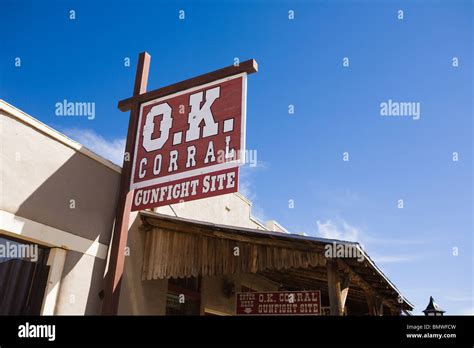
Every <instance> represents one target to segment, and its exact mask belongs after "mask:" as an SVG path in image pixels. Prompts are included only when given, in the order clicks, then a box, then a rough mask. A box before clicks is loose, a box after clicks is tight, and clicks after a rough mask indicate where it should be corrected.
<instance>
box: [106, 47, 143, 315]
mask: <svg viewBox="0 0 474 348" xmlns="http://www.w3.org/2000/svg"><path fill="white" fill-rule="evenodd" d="M150 59H151V58H150V55H149V54H148V53H146V52H142V53H140V55H139V57H138V65H137V71H136V75H135V86H134V90H133V93H134V95H133V97H132V98H136V97H138V96H139V95H141V94H140V93H144V92H145V91H146V85H147V81H148V71H149V68H150ZM127 110H130V111H131V112H130V119H129V122H128V133H127V134H128V135H127V141H126V144H125V153H128V154H131V153H133V150H134V148H135V141H136V139H135V138H136V133H137V126H138V113H139V109H138V104H132V103H131V104H130V105H129V107H128V108H127ZM131 172H132V163H131V161H127V160H125V158H124V161H123V165H122V172H121V174H120V187H119V198H118V202H117V209H116V214H115V226H114V232H113V236H112V243H111V246H110V253H109V264H108V270H107V274H106V276H105V284H104V300H103V303H102V315H117V311H118V304H119V298H120V287H121V283H122V275H123V269H124V266H125V247H126V246H127V238H128V225H129V217H130V211H131V208H132V199H133V191H130V177H131Z"/></svg>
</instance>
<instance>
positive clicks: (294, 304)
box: [235, 290, 321, 315]
mask: <svg viewBox="0 0 474 348" xmlns="http://www.w3.org/2000/svg"><path fill="white" fill-rule="evenodd" d="M235 296H236V299H235V303H236V310H235V313H236V314H237V315H320V314H321V292H320V291H319V290H315V291H274V292H239V293H237V294H236V295H235Z"/></svg>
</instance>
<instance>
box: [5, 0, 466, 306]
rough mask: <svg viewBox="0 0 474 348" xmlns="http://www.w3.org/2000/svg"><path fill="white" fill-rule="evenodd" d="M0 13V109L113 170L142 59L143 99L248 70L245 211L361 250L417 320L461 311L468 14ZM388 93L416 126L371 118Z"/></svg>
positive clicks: (168, 9)
mask: <svg viewBox="0 0 474 348" xmlns="http://www.w3.org/2000/svg"><path fill="white" fill-rule="evenodd" d="M0 2H1V7H2V11H1V12H0V26H1V31H0V32H1V33H2V34H1V35H2V38H1V43H0V45H1V46H0V50H1V52H2V54H1V55H0V61H1V70H0V74H1V75H0V98H2V99H4V100H6V101H7V102H9V103H11V104H13V105H15V106H16V107H18V108H20V109H22V110H24V111H25V112H27V113H29V114H31V115H33V116H34V117H37V118H38V119H39V120H41V121H42V122H44V123H46V124H48V125H50V126H52V127H53V128H56V129H58V130H60V131H63V132H65V133H66V134H68V135H69V136H71V137H72V138H74V139H76V140H78V141H80V142H82V143H84V144H85V145H86V146H89V147H92V148H93V149H94V150H96V151H98V152H99V153H101V154H103V155H104V156H107V157H109V158H111V159H117V158H120V157H121V151H123V150H122V148H123V144H124V138H125V136H126V130H127V122H128V114H126V113H121V112H120V111H119V110H118V109H117V107H116V105H117V101H118V100H120V99H124V98H126V97H129V96H130V95H131V92H132V88H133V80H134V74H135V64H136V59H137V55H138V53H139V52H141V51H144V50H146V51H148V52H149V53H150V54H151V56H152V63H151V71H150V77H149V82H148V89H149V90H151V89H155V88H158V87H161V86H165V85H168V84H171V83H174V82H177V81H180V80H183V79H186V78H189V77H192V76H195V75H197V74H202V73H205V72H207V71H212V70H215V69H217V68H220V67H224V66H228V65H231V64H233V62H234V58H235V57H238V58H239V59H240V60H241V61H243V60H246V59H249V58H254V59H256V60H257V62H258V63H259V72H258V73H257V74H254V75H251V76H250V77H249V81H248V101H247V103H248V106H247V148H248V149H252V150H253V149H256V150H257V151H258V160H259V165H258V166H257V167H256V168H244V169H243V173H242V180H241V183H240V186H241V191H242V192H243V193H244V194H246V195H247V196H249V198H251V199H252V200H253V201H254V213H255V214H256V215H257V216H258V217H260V218H261V219H270V218H272V219H276V220H277V221H279V222H280V223H281V224H282V225H284V226H285V227H286V228H287V229H288V230H290V231H291V232H306V233H307V234H309V235H316V236H328V237H339V238H343V239H344V238H346V239H351V240H357V241H360V242H361V243H363V245H364V247H365V249H366V250H367V251H368V253H369V255H371V256H372V257H373V259H374V260H375V261H376V263H377V264H378V265H379V266H380V267H381V268H382V270H383V271H384V272H385V273H386V275H388V276H389V278H390V279H391V280H392V281H393V282H394V283H395V284H396V285H397V286H398V288H399V289H400V290H401V291H402V292H403V294H405V295H406V296H407V297H408V299H409V300H411V301H412V302H413V303H414V304H415V306H416V309H415V311H414V313H416V314H420V311H421V310H422V309H424V307H425V306H426V305H427V303H428V300H429V296H430V295H432V296H434V297H435V299H436V300H437V302H438V303H439V304H440V306H441V307H443V308H444V309H445V310H446V311H447V313H448V314H467V313H470V314H472V313H474V312H473V311H474V309H473V266H472V264H473V257H472V252H473V231H474V228H473V219H472V216H473V190H472V174H473V163H472V157H473V153H472V150H473V143H472V136H473V134H472V132H473V109H472V98H473V84H472V81H473V79H472V78H473V70H472V59H473V56H472V54H473V51H472V48H473V27H472V18H473V11H472V2H469V1H292V2H286V1H252V2H251V1H239V2H237V1H219V2H218V1H199V2H191V1H176V2H173V1H166V2H164V1H163V2H160V1H114V2H112V1H102V2H98V1H85V0H81V1H46V2H43V3H41V4H39V3H38V2H35V1H10V0H0ZM70 10H74V11H75V16H76V18H75V19H74V20H71V19H70V18H69V15H70V13H69V11H70ZM180 10H184V11H185V19H184V20H180V19H179V18H178V15H179V11H180ZM289 10H293V11H294V14H295V18H294V19H293V20H290V19H289V18H288V11H289ZM398 10H403V17H404V18H403V19H402V20H400V19H398V18H397V16H398ZM127 57H129V58H130V59H131V66H130V67H126V66H124V59H125V58H127ZM344 57H348V58H349V66H348V67H344V66H343V64H342V63H343V58H344ZM453 57H457V58H458V61H459V66H457V67H453V64H452V62H453V61H452V59H453ZM16 58H20V59H21V66H19V67H17V66H15V62H16V61H15V59H16ZM64 99H67V100H69V101H81V102H87V101H88V102H94V103H96V117H95V119H93V120H88V119H87V118H86V117H82V118H81V117H74V118H64V117H58V116H56V115H55V104H56V103H57V102H61V101H63V100H64ZM389 99H391V100H393V101H400V102H414V103H419V105H420V110H421V116H420V119H419V120H413V119H412V118H410V117H382V116H381V115H380V103H382V102H387V101H388V100H389ZM290 104H291V105H294V110H295V112H294V114H289V113H288V106H289V105H290ZM344 152H348V153H349V161H343V153H344ZM453 152H458V154H459V161H457V162H454V161H453V160H452V154H453ZM399 199H403V201H404V208H403V209H399V208H398V207H397V203H398V200H399ZM289 200H294V204H295V206H294V208H289V204H288V201H289ZM453 248H458V255H457V256H455V255H453Z"/></svg>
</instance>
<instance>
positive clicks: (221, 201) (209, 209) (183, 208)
mask: <svg viewBox="0 0 474 348" xmlns="http://www.w3.org/2000/svg"><path fill="white" fill-rule="evenodd" d="M171 206H172V208H173V210H174V212H173V210H172V209H171V208H170V207H169V206H165V207H159V208H157V209H156V212H158V213H161V214H167V215H172V216H176V215H177V216H179V217H182V218H187V219H193V220H199V221H206V222H213V223H217V224H223V225H230V226H239V227H247V228H257V229H266V228H265V226H264V225H263V224H261V223H259V222H258V221H257V220H256V219H255V218H254V217H252V203H251V202H250V201H249V200H247V199H246V198H245V197H244V196H242V195H241V194H239V193H230V194H226V195H222V196H215V197H210V198H206V199H201V200H196V201H191V202H186V203H181V204H179V203H178V204H172V205H171ZM175 213H176V214H175Z"/></svg>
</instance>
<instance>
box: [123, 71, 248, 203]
mask: <svg viewBox="0 0 474 348" xmlns="http://www.w3.org/2000/svg"><path fill="white" fill-rule="evenodd" d="M246 87H247V75H246V74H245V73H242V74H239V75H235V76H231V77H227V78H224V79H222V80H218V81H214V82H212V83H208V84H205V85H201V86H196V87H193V88H190V89H187V90H185V91H182V92H178V93H175V94H171V95H168V96H166V97H162V98H159V99H155V100H151V101H148V102H146V103H143V104H141V106H140V114H139V120H138V130H137V137H136V141H135V152H134V155H133V164H132V177H131V183H130V189H134V190H135V192H134V196H133V204H132V210H140V209H146V208H152V207H157V206H162V205H168V204H172V203H178V202H186V201H191V200H195V199H199V198H205V197H211V196H216V195H220V194H224V193H230V192H236V191H237V189H238V173H239V172H238V166H239V164H241V163H243V161H244V158H243V154H244V150H245V111H246V110H245V109H246V104H245V102H246V89H247V88H246Z"/></svg>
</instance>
